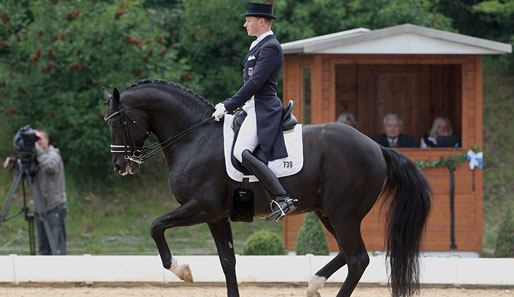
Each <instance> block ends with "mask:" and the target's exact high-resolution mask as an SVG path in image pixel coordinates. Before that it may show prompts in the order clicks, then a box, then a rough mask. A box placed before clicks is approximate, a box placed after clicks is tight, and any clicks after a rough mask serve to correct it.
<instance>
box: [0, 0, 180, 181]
mask: <svg viewBox="0 0 514 297" xmlns="http://www.w3.org/2000/svg"><path fill="white" fill-rule="evenodd" d="M0 10H1V11H2V12H1V13H2V15H5V14H8V15H9V17H8V18H6V17H4V18H3V22H4V23H6V24H7V25H9V26H8V28H9V29H8V30H4V29H2V31H1V34H2V35H1V37H2V38H3V39H2V41H0V44H1V45H2V46H1V48H0V59H1V60H0V61H1V62H2V63H3V67H0V69H2V70H1V71H0V82H1V85H0V102H1V112H2V113H3V114H5V116H6V117H7V119H8V121H7V124H8V129H9V131H10V132H12V133H13V135H14V132H15V131H16V130H17V129H19V128H20V127H22V126H23V125H25V124H31V125H32V126H33V127H34V128H44V129H46V130H47V131H48V132H49V135H50V139H51V142H52V143H53V144H54V145H55V146H56V147H59V148H60V149H61V152H62V154H63V158H64V159H65V162H66V164H67V166H68V165H69V167H70V168H72V169H76V170H75V171H76V172H83V173H85V174H92V173H95V175H96V176H98V174H100V176H103V174H104V173H107V172H109V171H110V167H111V165H110V156H109V155H110V153H109V150H108V147H109V144H110V139H109V130H108V127H107V125H106V124H105V122H104V121H103V116H104V114H105V111H106V107H105V106H104V105H103V103H102V99H101V98H102V96H101V89H100V88H101V86H105V87H107V88H109V89H111V91H112V89H113V88H114V87H117V88H120V89H122V88H123V87H124V86H126V85H127V84H129V83H131V82H134V81H137V80H139V79H141V78H163V79H167V80H179V79H180V76H181V75H182V74H183V73H184V72H185V71H187V67H186V65H185V64H184V62H183V61H179V60H178V58H177V52H176V50H173V49H170V48H167V47H166V46H165V45H164V44H163V43H164V39H165V37H166V36H167V34H168V33H167V32H166V31H163V30H161V29H159V28H158V27H155V26H153V25H152V23H151V20H150V19H151V17H152V15H151V14H150V13H148V12H145V10H144V9H142V1H140V0H133V1H109V2H104V1H91V0H78V1H59V0H53V1H48V0H32V1H16V2H14V1H13V2H12V3H10V4H9V5H7V6H6V5H5V4H3V6H2V7H1V9H0Z"/></svg>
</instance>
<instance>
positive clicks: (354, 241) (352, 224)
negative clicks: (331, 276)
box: [334, 218, 369, 297]
mask: <svg viewBox="0 0 514 297" xmlns="http://www.w3.org/2000/svg"><path fill="white" fill-rule="evenodd" d="M360 226H361V220H360V219H357V218H354V219H350V220H346V221H343V220H341V219H340V220H339V223H338V224H337V225H336V226H335V227H334V229H335V231H336V238H337V239H338V242H339V247H340V249H342V251H343V252H344V254H345V256H346V262H347V265H348V275H347V276H346V279H345V281H344V284H343V287H342V288H341V290H339V293H338V294H337V297H349V296H350V295H351V294H352V292H353V290H354V289H355V287H356V286H357V283H358V282H359V280H360V279H361V277H362V274H363V273H364V270H366V267H368V264H369V256H368V253H367V252H366V248H365V247H364V242H363V241H362V236H361V232H360ZM340 253H341V252H340Z"/></svg>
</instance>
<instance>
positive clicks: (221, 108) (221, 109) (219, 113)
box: [212, 103, 227, 122]
mask: <svg viewBox="0 0 514 297" xmlns="http://www.w3.org/2000/svg"><path fill="white" fill-rule="evenodd" d="M215 108H216V111H215V112H214V113H213V114H212V116H213V117H214V120H215V121H216V122H217V121H219V120H220V119H221V118H222V117H223V116H224V115H225V113H226V112H227V110H226V109H225V105H223V103H218V104H216V106H215Z"/></svg>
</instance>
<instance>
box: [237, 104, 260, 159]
mask: <svg viewBox="0 0 514 297" xmlns="http://www.w3.org/2000/svg"><path fill="white" fill-rule="evenodd" d="M243 110H244V111H246V113H247V114H248V115H247V116H246V119H245V120H244V121H243V124H242V125H241V128H240V130H239V134H238V136H237V139H236V144H235V145H234V157H236V159H237V160H238V161H239V162H243V157H242V154H243V151H244V150H250V151H251V152H253V150H254V149H255V148H256V147H257V145H258V144H259V139H258V138H257V116H256V115H255V107H254V100H253V99H251V100H248V101H247V102H246V104H245V105H244V106H243Z"/></svg>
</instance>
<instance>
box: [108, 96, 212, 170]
mask: <svg viewBox="0 0 514 297" xmlns="http://www.w3.org/2000/svg"><path fill="white" fill-rule="evenodd" d="M111 99H112V98H111ZM111 99H109V100H111ZM108 103H109V102H108V101H107V102H106V104H108ZM115 116H121V121H122V123H123V133H124V134H123V142H124V144H123V145H119V144H111V153H122V154H123V157H124V158H125V160H129V161H132V162H135V163H137V164H143V163H144V161H145V160H146V159H149V158H150V157H152V156H154V155H155V154H157V153H158V152H161V151H163V150H164V149H165V148H167V147H168V146H170V145H172V144H174V143H175V142H177V141H179V140H180V139H182V138H183V137H185V136H186V135H188V134H190V133H191V132H193V131H194V130H196V129H197V128H198V127H200V126H202V125H203V124H205V123H207V122H208V121H210V120H212V119H213V118H214V117H210V118H208V119H205V120H203V121H201V122H199V123H197V124H195V125H193V126H192V127H190V128H188V129H187V130H185V131H182V132H180V133H178V134H177V135H175V136H173V137H171V138H168V139H166V140H165V141H163V142H156V143H154V144H151V145H149V146H145V147H138V146H136V144H135V143H134V142H133V141H132V139H131V138H130V133H129V129H128V122H129V121H130V122H132V123H133V124H134V125H136V127H138V128H140V129H141V130H143V131H145V134H146V135H147V136H148V135H150V133H151V132H150V131H148V130H146V129H145V128H143V127H141V125H139V124H138V123H137V122H136V121H135V120H134V119H133V118H132V117H131V116H130V115H129V114H128V113H127V112H126V111H125V108H124V107H123V104H122V103H121V99H120V102H119V109H118V110H117V111H116V112H114V113H112V114H110V115H107V114H106V115H105V117H104V121H108V120H110V119H112V118H113V117H115Z"/></svg>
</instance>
